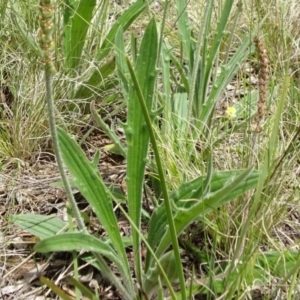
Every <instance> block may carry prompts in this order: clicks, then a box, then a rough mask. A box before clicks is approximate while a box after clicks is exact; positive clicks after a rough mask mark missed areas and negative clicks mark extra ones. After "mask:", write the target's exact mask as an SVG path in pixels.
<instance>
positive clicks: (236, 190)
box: [146, 170, 258, 268]
mask: <svg viewBox="0 0 300 300" xmlns="http://www.w3.org/2000/svg"><path fill="white" fill-rule="evenodd" d="M243 178H244V179H243ZM205 180H206V177H205V176H201V177H199V178H197V179H195V180H193V181H191V182H188V183H184V184H183V185H182V186H181V187H180V188H179V189H178V190H177V191H175V192H173V193H172V195H171V198H172V200H173V202H174V204H175V205H174V206H175V207H176V208H177V209H178V210H179V211H174V218H175V219H174V220H175V223H176V229H177V234H178V235H179V234H180V233H181V232H182V230H183V229H184V228H186V227H187V226H188V225H189V224H190V223H191V222H193V221H194V220H195V218H198V217H204V216H205V214H207V213H209V212H210V211H212V210H215V209H217V208H218V207H220V206H221V205H224V204H225V203H227V202H228V201H231V200H233V199H235V198H236V197H238V196H239V195H242V194H243V193H244V192H246V191H247V190H249V189H251V188H254V187H255V186H256V184H257V180H258V172H256V171H251V172H250V171H249V170H246V171H245V170H236V171H225V172H215V173H213V174H212V178H211V181H210V193H208V194H207V195H206V196H205V195H204V197H203V198H202V192H203V191H204V190H205V186H204V183H205ZM166 232H167V221H166V210H165V207H164V204H162V205H161V206H160V207H159V208H158V209H157V210H156V211H155V212H154V214H153V215H152V218H151V221H150V225H149V232H148V242H149V244H150V245H151V247H153V248H156V247H157V245H158V244H159V243H161V242H162V238H163V237H164V236H165V234H166ZM167 243H170V240H169V234H168V242H167ZM165 245H166V243H165V242H164V247H165ZM164 247H162V248H164ZM161 253H162V251H161V250H160V251H159V253H156V254H157V256H158V257H159V255H160V254H161ZM149 263H150V257H148V256H147V259H146V268H148V266H149Z"/></svg>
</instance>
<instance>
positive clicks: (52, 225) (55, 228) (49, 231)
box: [10, 214, 67, 240]
mask: <svg viewBox="0 0 300 300" xmlns="http://www.w3.org/2000/svg"><path fill="white" fill-rule="evenodd" d="M10 220H11V221H12V222H13V223H14V224H16V225H18V226H19V227H20V228H22V229H23V230H26V231H28V232H30V233H31V234H33V235H35V236H37V237H38V238H40V239H41V240H43V239H45V238H48V237H51V236H53V235H56V234H57V233H58V232H60V231H62V230H63V229H64V228H66V225H67V224H66V222H64V221H62V220H61V219H59V218H57V217H56V216H41V215H35V214H22V215H16V216H10Z"/></svg>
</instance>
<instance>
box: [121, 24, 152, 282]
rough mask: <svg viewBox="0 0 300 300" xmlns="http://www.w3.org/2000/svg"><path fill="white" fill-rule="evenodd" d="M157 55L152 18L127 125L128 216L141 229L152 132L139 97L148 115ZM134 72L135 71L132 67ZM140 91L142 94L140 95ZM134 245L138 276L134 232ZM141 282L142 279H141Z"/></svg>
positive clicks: (135, 76)
mask: <svg viewBox="0 0 300 300" xmlns="http://www.w3.org/2000/svg"><path fill="white" fill-rule="evenodd" d="M157 56H158V34H157V29H156V24H155V21H154V19H152V20H151V21H150V22H149V24H148V26H147V28H146V31H145V34H144V37H143V40H142V43H141V47H140V49H139V53H138V57H137V60H136V65H135V71H134V74H131V75H132V77H133V78H132V79H133V83H134V85H132V86H131V87H130V89H129V97H128V114H127V124H126V125H125V126H124V128H125V134H126V139H127V144H128V146H127V147H128V150H127V194H128V206H129V216H130V218H131V220H132V221H133V223H134V224H135V225H136V226H137V227H138V228H140V222H141V208H142V192H143V183H144V174H145V166H146V158H147V153H148V145H149V132H148V129H147V125H146V122H145V118H144V115H143V110H142V106H141V104H140V102H139V97H140V96H142V97H143V98H144V99H143V100H142V101H145V105H146V108H147V110H148V112H149V111H151V106H152V101H153V96H154V84H155V78H156V70H155V67H156V60H157ZM131 72H133V70H132V68H131ZM136 80H137V81H138V82H136ZM137 91H140V92H141V95H140V94H139V93H138V92H137ZM133 246H134V253H135V262H136V268H137V273H138V275H139V272H140V251H139V249H140V237H139V233H138V232H136V231H135V230H134V231H133ZM138 277H139V276H138ZM139 280H141V279H140V278H139Z"/></svg>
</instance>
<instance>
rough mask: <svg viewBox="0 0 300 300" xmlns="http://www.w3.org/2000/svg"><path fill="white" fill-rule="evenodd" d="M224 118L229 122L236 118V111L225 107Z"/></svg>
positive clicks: (230, 107) (231, 107)
mask: <svg viewBox="0 0 300 300" xmlns="http://www.w3.org/2000/svg"><path fill="white" fill-rule="evenodd" d="M225 116H226V118H227V119H229V120H232V119H234V118H235V117H236V109H235V108H234V107H233V106H229V107H227V109H226V112H225Z"/></svg>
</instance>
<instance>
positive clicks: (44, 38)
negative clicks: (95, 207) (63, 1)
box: [39, 0, 85, 230]
mask: <svg viewBox="0 0 300 300" xmlns="http://www.w3.org/2000/svg"><path fill="white" fill-rule="evenodd" d="M53 16H54V7H53V3H52V0H40V33H39V43H40V47H41V50H42V54H43V63H44V65H45V81H46V101H47V107H48V119H49V126H50V134H51V137H52V143H53V148H54V153H55V157H56V162H57V165H58V169H59V172H60V175H61V178H62V181H63V183H64V186H65V189H66V193H67V197H68V200H69V202H70V206H71V208H72V212H73V214H74V216H75V219H76V221H77V226H78V227H79V229H80V230H85V226H84V223H83V220H82V218H81V215H80V211H79V209H78V207H77V206H76V201H75V199H74V197H73V193H72V190H71V187H70V184H69V181H68V178H67V175H66V172H65V169H64V165H63V162H62V158H61V155H60V151H59V143H58V136H57V130H56V123H55V114H54V105H53V78H52V75H53V73H54V72H55V67H54V64H53V61H52V49H53V48H54V41H53V28H54V24H53Z"/></svg>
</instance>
